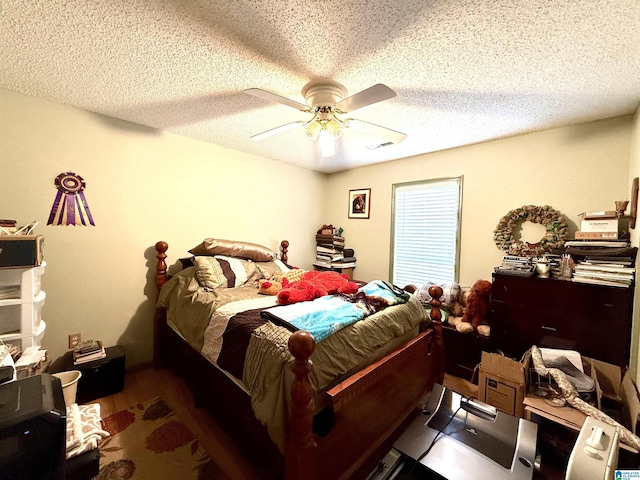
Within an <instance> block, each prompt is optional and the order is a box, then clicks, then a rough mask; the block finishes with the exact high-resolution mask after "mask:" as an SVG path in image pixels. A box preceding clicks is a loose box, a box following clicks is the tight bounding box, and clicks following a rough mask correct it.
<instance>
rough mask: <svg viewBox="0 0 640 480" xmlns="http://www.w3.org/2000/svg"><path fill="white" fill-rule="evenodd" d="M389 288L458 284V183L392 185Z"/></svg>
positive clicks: (450, 180)
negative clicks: (393, 286) (411, 285)
mask: <svg viewBox="0 0 640 480" xmlns="http://www.w3.org/2000/svg"><path fill="white" fill-rule="evenodd" d="M392 209H393V219H392V228H391V275H390V276H391V282H392V283H394V284H395V285H398V286H405V285H409V284H413V285H417V286H419V285H423V284H425V283H426V282H434V283H445V282H453V281H458V260H459V256H460V218H461V211H462V177H456V178H445V179H436V180H424V181H419V182H411V183H400V184H395V185H393V205H392Z"/></svg>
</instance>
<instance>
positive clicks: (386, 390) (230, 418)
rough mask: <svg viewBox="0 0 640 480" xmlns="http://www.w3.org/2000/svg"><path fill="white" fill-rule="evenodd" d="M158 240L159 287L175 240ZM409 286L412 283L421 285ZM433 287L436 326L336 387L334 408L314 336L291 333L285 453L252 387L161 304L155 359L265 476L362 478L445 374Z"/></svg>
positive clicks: (284, 245) (316, 479) (312, 479)
mask: <svg viewBox="0 0 640 480" xmlns="http://www.w3.org/2000/svg"><path fill="white" fill-rule="evenodd" d="M288 247H289V242H287V241H283V242H281V244H280V249H281V254H280V257H281V260H282V261H283V262H285V263H286V262H287V250H288ZM155 248H156V251H157V255H156V258H157V265H156V273H155V283H156V285H157V287H158V289H160V288H161V287H162V285H164V284H165V283H166V282H167V280H168V279H169V278H170V277H169V276H168V275H167V264H166V258H167V255H166V251H167V249H168V248H169V247H168V244H167V243H166V242H163V241H160V242H158V243H156V245H155ZM406 290H408V291H414V290H415V287H411V286H409V287H407V288H406ZM429 293H430V294H431V295H432V297H433V300H432V302H431V305H432V309H431V312H430V316H431V320H432V324H431V326H429V328H422V329H421V332H420V333H419V335H418V336H417V337H415V338H414V339H412V340H411V341H409V342H408V343H406V344H405V345H403V346H402V347H400V348H399V349H397V350H395V351H393V352H391V353H390V354H389V355H387V356H385V357H384V358H382V359H380V360H378V361H376V362H375V363H373V364H372V365H370V366H368V367H366V368H364V369H363V370H361V371H359V372H357V373H355V374H354V375H352V376H351V377H349V378H347V379H346V380H344V381H342V382H341V383H339V384H338V385H336V386H335V387H333V388H331V389H330V390H329V391H328V392H327V393H326V395H327V397H328V400H329V405H330V408H329V409H328V410H326V411H323V412H321V414H319V415H316V417H314V416H313V411H314V408H313V407H314V404H313V401H314V400H313V392H312V388H311V383H310V381H309V372H311V370H312V368H313V366H312V364H311V361H310V360H309V357H310V356H311V354H312V353H313V350H314V347H315V343H314V340H313V337H312V336H311V335H310V334H309V333H308V332H305V331H298V332H295V333H293V334H292V335H291V338H290V340H289V350H290V352H291V354H292V355H293V357H294V361H293V362H292V364H291V370H292V371H293V373H294V380H293V385H292V387H291V402H292V403H291V405H290V408H289V425H288V435H287V440H286V444H285V448H284V453H283V454H282V453H280V451H279V450H278V448H277V447H276V445H275V444H274V443H273V442H272V441H271V439H270V438H269V436H268V434H267V431H266V428H265V427H264V426H263V425H262V424H261V423H260V422H259V421H258V420H257V419H256V418H255V416H254V415H253V411H252V409H251V401H250V398H249V396H248V395H247V394H246V392H244V391H243V390H242V389H240V388H238V386H237V385H236V384H234V382H233V381H232V380H231V379H230V378H229V377H228V376H227V375H225V374H224V373H223V372H222V371H221V370H220V369H219V368H217V367H216V366H214V365H212V364H211V363H210V362H209V361H208V360H206V359H205V358H204V357H203V356H201V355H200V354H199V353H198V352H197V351H195V350H194V349H193V348H191V347H190V346H189V345H188V344H187V343H186V342H184V341H183V340H182V339H181V338H180V337H179V336H178V335H177V334H176V333H175V332H174V331H173V330H172V329H171V328H170V327H169V326H168V325H167V323H166V312H165V311H164V309H163V308H158V309H157V310H156V314H155V319H154V365H155V367H156V368H164V367H171V368H173V369H174V370H175V371H176V372H178V374H179V375H180V376H181V377H182V378H184V379H185V381H186V382H187V384H188V385H189V386H190V387H191V388H192V389H193V391H194V400H195V404H196V406H197V407H204V408H207V409H209V410H210V411H211V413H212V414H213V416H214V417H215V418H216V421H217V422H219V424H220V425H221V427H223V428H224V429H225V431H226V432H228V433H229V435H230V436H231V437H232V439H233V440H234V441H235V443H236V446H237V448H238V449H239V450H240V452H241V453H242V454H243V455H245V456H246V457H247V458H248V459H249V460H250V462H251V464H252V465H253V466H256V467H257V469H258V471H259V472H260V478H265V479H277V478H285V479H286V480H327V479H336V480H337V479H349V478H357V477H358V473H359V472H361V471H362V468H363V466H364V467H366V466H367V462H370V461H371V459H372V456H374V455H375V454H379V450H380V449H381V448H384V445H385V442H387V441H388V438H390V436H391V435H392V434H393V433H394V431H396V430H397V429H398V428H399V427H400V426H401V425H402V423H403V422H404V421H405V420H406V419H407V418H408V417H409V416H410V415H411V413H412V412H413V411H414V410H415V409H416V408H417V407H418V406H419V405H420V401H421V400H422V398H423V397H424V396H425V395H426V394H427V393H428V392H429V391H430V390H431V388H432V386H433V384H434V383H436V382H437V383H442V381H443V379H444V348H443V342H442V323H441V318H442V317H441V312H440V310H439V307H440V301H439V299H440V297H441V295H442V289H441V288H440V287H431V288H430V290H429ZM327 419H328V421H327ZM318 425H330V428H328V432H322V434H318V433H314V429H313V427H314V426H318ZM321 429H322V428H320V430H321ZM315 430H316V431H318V430H319V429H318V428H316V429H315ZM380 458H381V456H380ZM374 465H375V464H374Z"/></svg>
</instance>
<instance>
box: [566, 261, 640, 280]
mask: <svg viewBox="0 0 640 480" xmlns="http://www.w3.org/2000/svg"><path fill="white" fill-rule="evenodd" d="M633 265H634V263H633V260H632V259H631V258H630V257H604V256H587V257H585V259H584V260H581V261H579V262H578V263H577V264H576V266H575V270H574V271H573V278H572V280H573V281H574V282H579V283H593V284H596V285H608V286H612V287H629V286H631V285H632V284H633V281H634V277H635V272H636V269H635V267H634V266H633Z"/></svg>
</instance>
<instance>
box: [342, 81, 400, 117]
mask: <svg viewBox="0 0 640 480" xmlns="http://www.w3.org/2000/svg"><path fill="white" fill-rule="evenodd" d="M395 96H396V92H394V91H393V90H391V89H390V88H389V87H387V86H386V85H383V84H381V83H378V84H376V85H374V86H373V87H369V88H367V89H365V90H362V91H361V92H358V93H355V94H353V95H351V96H350V97H347V98H345V99H344V100H340V101H339V102H338V103H336V108H337V109H338V110H340V111H342V112H353V111H354V110H357V109H358V108H362V107H366V106H367V105H371V104H372V103H377V102H381V101H383V100H388V99H390V98H393V97H395Z"/></svg>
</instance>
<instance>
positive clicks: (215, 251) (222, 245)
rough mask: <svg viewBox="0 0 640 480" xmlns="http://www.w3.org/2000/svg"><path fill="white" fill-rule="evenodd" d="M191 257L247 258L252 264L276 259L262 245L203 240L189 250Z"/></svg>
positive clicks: (274, 255)
mask: <svg viewBox="0 0 640 480" xmlns="http://www.w3.org/2000/svg"><path fill="white" fill-rule="evenodd" d="M189 253H191V254H193V255H225V256H227V257H238V258H248V259H249V260H253V261H254V262H268V261H271V260H273V259H274V258H276V253H275V252H274V251H273V250H271V249H269V248H267V247H263V246H262V245H258V244H256V243H249V242H237V241H234V240H219V239H215V238H205V239H204V240H203V242H202V243H201V244H200V245H198V246H196V247H193V248H192V249H191V250H189Z"/></svg>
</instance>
